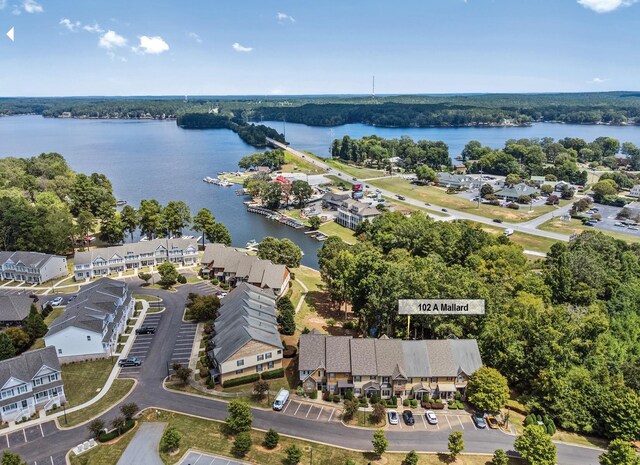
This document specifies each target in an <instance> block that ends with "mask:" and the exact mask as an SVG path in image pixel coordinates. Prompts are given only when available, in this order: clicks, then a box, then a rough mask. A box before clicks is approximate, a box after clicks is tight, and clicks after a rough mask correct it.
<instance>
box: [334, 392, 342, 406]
mask: <svg viewBox="0 0 640 465" xmlns="http://www.w3.org/2000/svg"><path fill="white" fill-rule="evenodd" d="M340 400H341V399H340V396H339V395H338V394H336V395H335V396H333V403H334V404H337V403H338V402H340Z"/></svg>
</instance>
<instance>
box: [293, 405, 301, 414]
mask: <svg viewBox="0 0 640 465" xmlns="http://www.w3.org/2000/svg"><path fill="white" fill-rule="evenodd" d="M301 405H302V404H300V403H299V404H298V408H297V409H296V411H295V412H293V415H294V416H295V415H297V414H298V410H300V406H301Z"/></svg>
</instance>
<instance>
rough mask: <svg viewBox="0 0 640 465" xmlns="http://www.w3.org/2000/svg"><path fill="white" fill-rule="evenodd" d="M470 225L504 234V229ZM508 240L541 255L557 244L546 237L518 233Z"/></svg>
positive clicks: (484, 225)
mask: <svg viewBox="0 0 640 465" xmlns="http://www.w3.org/2000/svg"><path fill="white" fill-rule="evenodd" d="M472 223H474V224H477V225H478V226H480V227H481V228H482V229H483V230H484V231H486V232H488V233H490V234H497V235H502V234H503V232H504V229H502V228H498V227H493V226H489V225H487V224H482V223H475V222H473V221H472ZM509 239H510V240H511V241H512V242H515V243H516V244H520V245H521V246H522V247H523V248H524V249H525V250H533V251H535V252H543V253H547V252H549V250H551V246H552V245H553V244H555V243H556V242H558V241H556V240H554V239H548V238H546V237H542V236H536V235H534V234H527V233H523V232H519V231H516V232H514V233H513V234H512V235H511V236H509Z"/></svg>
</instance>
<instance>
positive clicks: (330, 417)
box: [327, 408, 336, 421]
mask: <svg viewBox="0 0 640 465" xmlns="http://www.w3.org/2000/svg"><path fill="white" fill-rule="evenodd" d="M335 411H336V409H335V408H334V409H333V410H331V415H329V419H328V420H327V421H331V419H332V418H333V413H334V412H335Z"/></svg>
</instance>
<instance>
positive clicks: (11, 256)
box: [0, 251, 64, 268]
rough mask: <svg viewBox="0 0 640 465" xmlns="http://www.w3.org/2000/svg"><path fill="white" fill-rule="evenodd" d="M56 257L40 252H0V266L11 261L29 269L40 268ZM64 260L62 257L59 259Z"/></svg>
mask: <svg viewBox="0 0 640 465" xmlns="http://www.w3.org/2000/svg"><path fill="white" fill-rule="evenodd" d="M57 256H58V255H51V254H47V253H41V252H23V251H17V252H0V265H2V264H4V263H6V262H7V261H9V260H11V261H12V262H13V263H18V262H22V263H24V264H25V265H27V266H28V267H31V268H40V267H42V266H43V265H44V264H45V263H47V262H48V261H49V260H50V259H51V258H53V257H57ZM60 258H64V257H60Z"/></svg>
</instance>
